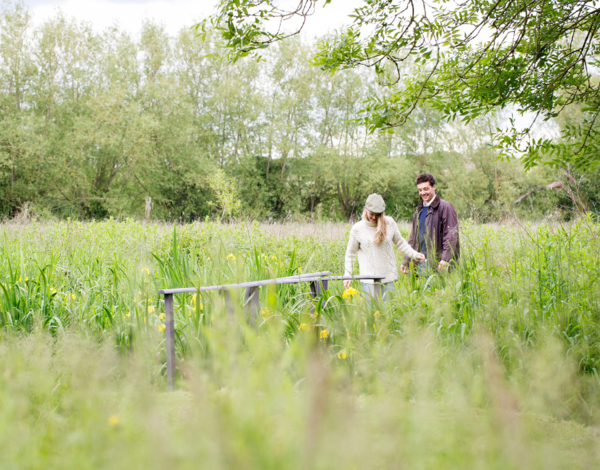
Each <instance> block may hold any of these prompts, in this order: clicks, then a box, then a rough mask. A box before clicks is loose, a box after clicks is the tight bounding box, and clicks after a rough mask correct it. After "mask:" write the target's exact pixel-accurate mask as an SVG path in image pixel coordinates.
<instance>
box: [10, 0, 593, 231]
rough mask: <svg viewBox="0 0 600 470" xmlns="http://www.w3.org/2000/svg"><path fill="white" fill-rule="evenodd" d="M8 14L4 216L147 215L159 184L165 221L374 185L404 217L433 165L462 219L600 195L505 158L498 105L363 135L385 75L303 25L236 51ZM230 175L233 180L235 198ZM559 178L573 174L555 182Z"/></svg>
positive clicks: (338, 204) (335, 210) (344, 208)
mask: <svg viewBox="0 0 600 470" xmlns="http://www.w3.org/2000/svg"><path fill="white" fill-rule="evenodd" d="M0 21H1V32H0V67H1V70H0V129H1V130H0V214H1V215H2V216H4V217H12V216H14V215H15V214H17V213H19V211H22V210H23V208H24V207H27V208H28V211H30V212H31V213H35V214H37V215H38V216H40V217H67V216H70V217H77V218H85V219H87V218H105V217H109V216H114V217H129V216H133V217H144V214H145V211H146V206H147V204H146V201H147V198H151V208H152V209H151V210H152V213H151V217H152V218H158V219H170V220H172V219H179V220H186V221H187V220H191V219H197V218H204V217H206V216H212V215H216V214H220V213H224V212H225V213H226V212H227V210H226V208H224V207H221V206H222V205H223V201H230V202H231V200H235V201H237V202H239V203H241V204H239V206H235V204H233V205H232V207H234V206H235V208H236V211H237V212H238V213H237V214H234V215H240V216H247V217H254V218H259V219H267V218H271V217H272V218H274V219H284V218H291V217H293V218H297V219H302V218H329V219H344V218H345V219H347V218H349V217H351V216H352V214H355V213H357V212H360V211H361V209H362V204H363V201H364V199H365V197H366V196H367V195H368V194H369V193H370V192H373V191H377V192H379V193H381V194H382V195H383V196H384V197H385V199H386V201H387V204H388V212H389V213H390V214H391V215H394V216H397V217H400V218H407V217H409V216H410V214H411V212H412V210H413V207H414V205H415V204H416V203H417V195H416V191H415V186H414V178H415V176H416V175H417V174H419V173H421V172H423V171H428V172H431V173H434V174H435V175H436V176H437V177H438V179H439V192H441V193H442V195H443V196H444V197H445V198H447V199H449V200H451V201H452V202H453V203H454V205H455V207H456V208H457V210H458V211H459V213H460V215H461V216H462V217H472V218H475V219H477V220H481V221H486V220H494V219H499V218H502V217H504V216H505V215H507V214H509V213H517V214H518V215H519V216H528V217H533V218H540V217H544V216H546V215H548V214H557V213H559V212H560V210H561V208H566V209H567V212H568V210H569V209H571V208H572V207H573V198H574V197H575V198H578V199H579V201H580V202H581V204H582V205H583V207H586V208H589V209H593V208H594V207H595V201H596V200H597V199H598V197H600V196H599V194H600V189H599V188H598V186H594V184H595V183H594V181H595V180H597V178H594V177H593V175H577V174H572V173H568V172H565V171H564V170H561V171H558V170H554V169H550V168H536V169H534V170H533V171H530V172H528V173H524V172H523V169H522V167H521V166H520V164H519V163H518V161H512V162H505V161H497V160H496V153H495V150H494V149H493V148H492V147H491V146H490V138H489V136H490V131H491V130H492V129H493V128H494V126H496V125H498V120H499V118H498V117H487V118H485V119H481V120H480V121H478V122H472V123H471V124H469V125H464V124H462V123H450V124H448V123H446V122H444V121H442V120H441V119H440V117H439V115H438V114H437V113H436V112H435V111H434V110H431V109H421V110H419V111H418V112H417V113H416V114H415V116H414V119H413V120H412V121H410V122H409V123H408V124H406V125H404V126H402V127H400V128H398V129H396V130H395V132H393V133H380V134H367V133H366V132H365V130H364V128H363V127H362V126H361V125H359V124H358V123H356V122H355V121H354V119H356V118H357V117H358V116H359V113H360V110H361V107H362V106H363V103H362V102H363V100H364V97H365V93H366V92H367V91H368V90H373V89H377V88H378V85H377V83H376V79H375V78H374V77H373V76H372V75H370V74H369V73H367V72H357V71H346V72H342V73H338V74H336V75H334V76H330V75H327V74H323V73H322V72H320V71H319V70H318V69H316V68H314V67H311V66H310V64H309V58H310V56H311V53H312V52H313V51H312V49H313V46H312V45H311V44H306V43H303V42H302V41H301V40H298V39H296V40H291V41H288V42H285V43H283V44H280V45H279V46H278V47H274V48H273V49H272V50H269V51H268V52H266V53H265V56H264V60H263V61H261V62H256V61H250V60H248V61H240V62H238V63H236V64H235V65H231V64H228V63H226V62H225V61H220V60H219V59H216V58H214V55H215V54H216V52H217V49H216V48H215V45H214V43H213V42H212V41H211V39H210V38H209V39H208V40H207V41H206V42H202V41H201V40H200V39H198V38H196V37H195V32H193V31H189V30H182V31H181V32H180V34H179V35H178V36H177V37H169V36H168V35H167V34H166V33H165V32H164V29H163V28H162V27H161V26H160V25H158V24H155V23H151V22H146V23H144V25H143V28H142V32H141V34H140V35H139V37H133V36H132V35H130V34H128V33H127V32H124V31H122V30H120V29H118V28H117V27H114V28H110V29H107V30H106V31H104V32H103V33H102V34H98V33H95V32H94V31H93V30H92V29H91V26H90V25H89V24H86V23H79V22H76V21H74V20H71V19H68V18H66V17H64V16H62V15H60V14H58V15H57V16H56V17H55V18H54V19H52V20H50V21H48V22H46V23H44V24H43V25H41V26H40V27H34V26H33V25H32V21H31V18H30V16H29V13H28V11H27V10H26V9H25V8H23V7H19V6H16V7H8V9H6V10H4V12H3V13H2V16H1V18H0ZM379 90H380V93H381V96H382V99H383V98H384V97H385V89H384V88H379ZM223 175H225V177H226V178H225V183H227V182H228V181H231V180H230V179H229V178H235V183H234V185H233V189H234V191H230V194H226V195H225V196H226V197H224V196H223V194H219V193H220V192H223V191H225V192H227V191H228V190H227V184H225V185H223ZM215 181H220V183H219V184H215ZM557 181H560V182H562V184H563V185H566V186H569V187H566V186H565V188H566V189H561V188H560V187H558V186H559V185H554V188H555V189H547V186H548V185H549V184H550V183H553V182H557ZM557 187H558V189H556V188H557ZM223 188H225V189H223ZM228 198H229V199H228ZM517 200H518V201H519V202H516V201H517ZM148 207H150V206H148ZM564 213H565V212H563V215H564Z"/></svg>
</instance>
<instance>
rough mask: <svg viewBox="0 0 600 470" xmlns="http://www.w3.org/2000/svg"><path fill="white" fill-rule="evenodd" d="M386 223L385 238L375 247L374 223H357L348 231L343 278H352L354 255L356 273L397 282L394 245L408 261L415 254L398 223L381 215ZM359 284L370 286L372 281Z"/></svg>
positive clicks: (364, 221) (416, 252) (363, 221)
mask: <svg viewBox="0 0 600 470" xmlns="http://www.w3.org/2000/svg"><path fill="white" fill-rule="evenodd" d="M385 220H386V221H387V224H388V226H387V235H386V237H385V239H384V240H382V242H381V243H380V244H379V245H376V244H375V232H376V230H377V226H376V224H374V223H372V222H368V221H366V220H361V221H360V222H357V223H356V224H354V226H353V227H352V230H350V240H349V241H348V248H346V258H345V262H344V267H345V271H346V272H345V274H344V275H345V276H352V273H353V268H354V261H355V260H356V256H357V255H358V266H359V270H360V274H373V275H377V274H379V275H382V276H385V279H384V280H383V281H382V282H393V281H397V280H398V263H397V262H396V256H395V254H394V245H396V247H397V248H398V249H399V250H400V251H401V252H402V253H403V254H404V255H407V256H409V257H410V258H413V259H414V258H415V256H417V255H418V254H419V252H418V251H415V250H413V249H412V247H411V246H410V245H409V244H408V243H407V242H406V240H405V239H404V238H403V237H402V235H400V231H399V230H398V224H397V223H396V222H395V221H394V219H392V218H391V217H388V216H385ZM362 282H366V283H369V284H370V283H373V281H372V280H364V281H362Z"/></svg>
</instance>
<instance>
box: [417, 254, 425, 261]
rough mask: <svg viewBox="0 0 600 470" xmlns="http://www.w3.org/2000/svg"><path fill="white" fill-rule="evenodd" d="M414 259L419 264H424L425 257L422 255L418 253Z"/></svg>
mask: <svg viewBox="0 0 600 470" xmlns="http://www.w3.org/2000/svg"><path fill="white" fill-rule="evenodd" d="M415 259H416V260H417V261H418V262H419V263H423V262H425V255H424V254H423V253H419V254H418V255H417V256H415Z"/></svg>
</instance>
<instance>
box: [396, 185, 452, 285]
mask: <svg viewBox="0 0 600 470" xmlns="http://www.w3.org/2000/svg"><path fill="white" fill-rule="evenodd" d="M416 184H417V188H418V190H419V196H420V197H421V199H422V201H421V202H420V203H419V205H418V206H417V210H416V211H415V215H414V216H413V221H412V228H411V231H410V236H409V237H408V244H409V245H410V246H411V247H412V248H413V249H414V250H416V251H418V252H420V253H423V254H424V255H425V256H426V257H427V264H428V265H429V267H431V268H432V269H433V268H434V267H436V266H437V269H438V271H443V270H445V269H447V268H451V267H453V266H455V265H456V263H457V262H458V257H459V256H460V245H459V242H458V218H457V217H456V211H455V210H454V207H453V206H452V204H450V203H449V202H448V201H444V200H443V199H441V198H440V197H439V196H438V195H437V194H435V188H436V182H435V177H434V176H433V175H432V174H430V173H423V174H420V175H419V176H417V180H416ZM409 262H410V258H408V257H406V256H405V257H404V261H403V262H402V266H401V268H400V271H401V272H402V274H407V273H408V263H409ZM424 268H425V266H424V265H421V266H420V269H419V271H422V270H423V269H424Z"/></svg>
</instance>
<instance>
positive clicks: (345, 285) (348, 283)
mask: <svg viewBox="0 0 600 470" xmlns="http://www.w3.org/2000/svg"><path fill="white" fill-rule="evenodd" d="M350 284H352V281H351V280H350V279H346V280H345V281H344V289H349V288H350Z"/></svg>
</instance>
